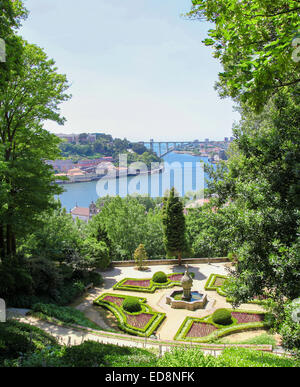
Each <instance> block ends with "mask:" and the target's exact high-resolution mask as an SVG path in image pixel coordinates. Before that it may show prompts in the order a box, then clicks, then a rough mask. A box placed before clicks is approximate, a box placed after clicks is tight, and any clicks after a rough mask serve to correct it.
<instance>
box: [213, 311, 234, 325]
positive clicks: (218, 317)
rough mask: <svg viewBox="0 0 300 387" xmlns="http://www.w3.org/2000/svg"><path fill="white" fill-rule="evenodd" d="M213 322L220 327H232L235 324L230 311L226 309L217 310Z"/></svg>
mask: <svg viewBox="0 0 300 387" xmlns="http://www.w3.org/2000/svg"><path fill="white" fill-rule="evenodd" d="M212 321H213V322H214V323H215V324H219V325H230V324H232V322H233V321H232V317H231V313H230V311H229V310H227V309H224V308H221V309H217V310H216V311H215V312H214V313H213V315H212Z"/></svg>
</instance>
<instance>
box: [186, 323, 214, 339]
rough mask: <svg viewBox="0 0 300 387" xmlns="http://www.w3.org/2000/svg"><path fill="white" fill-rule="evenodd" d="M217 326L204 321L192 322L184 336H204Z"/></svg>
mask: <svg viewBox="0 0 300 387" xmlns="http://www.w3.org/2000/svg"><path fill="white" fill-rule="evenodd" d="M216 329H217V328H216V327H215V326H214V325H212V324H207V323H204V322H193V324H192V326H191V328H190V330H189V331H188V333H187V334H186V337H205V336H208V335H209V334H211V333H212V332H214V331H215V330H216Z"/></svg>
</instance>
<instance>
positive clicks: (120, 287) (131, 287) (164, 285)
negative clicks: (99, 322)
mask: <svg viewBox="0 0 300 387" xmlns="http://www.w3.org/2000/svg"><path fill="white" fill-rule="evenodd" d="M174 274H181V275H184V273H171V274H167V277H171V276H173V275H174ZM189 274H190V276H191V277H192V278H194V277H195V273H189ZM130 280H131V281H150V286H149V287H144V286H134V285H124V283H125V282H126V281H130ZM178 285H180V281H171V280H170V279H169V278H168V280H167V282H164V283H157V282H154V281H153V280H152V278H124V279H122V280H121V281H119V282H118V283H117V284H115V285H114V286H113V289H114V290H127V291H132V292H142V293H155V291H156V290H157V289H168V288H172V287H174V286H178Z"/></svg>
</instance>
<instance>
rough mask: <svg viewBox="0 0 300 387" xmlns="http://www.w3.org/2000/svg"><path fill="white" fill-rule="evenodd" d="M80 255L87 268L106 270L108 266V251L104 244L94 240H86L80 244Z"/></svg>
mask: <svg viewBox="0 0 300 387" xmlns="http://www.w3.org/2000/svg"><path fill="white" fill-rule="evenodd" d="M82 253H83V255H84V258H85V262H86V265H87V267H90V268H95V269H106V268H107V267H108V265H109V264H110V256H109V249H108V247H107V245H106V244H105V243H104V242H98V241H97V239H96V238H87V239H85V240H84V241H83V243H82Z"/></svg>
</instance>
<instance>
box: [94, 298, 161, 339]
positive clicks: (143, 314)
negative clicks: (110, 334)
mask: <svg viewBox="0 0 300 387" xmlns="http://www.w3.org/2000/svg"><path fill="white" fill-rule="evenodd" d="M126 297H127V296H125V295H119V294H111V293H104V294H102V295H101V296H99V297H98V298H96V300H94V304H95V305H99V306H103V307H104V308H107V309H109V310H110V311H111V312H112V313H113V314H114V315H115V317H116V319H117V321H118V325H119V328H120V329H122V330H124V331H125V332H127V333H130V334H132V335H135V336H142V337H149V336H151V335H152V334H153V333H154V332H155V331H156V330H157V328H158V327H159V325H160V324H161V323H162V321H163V320H164V318H165V313H159V312H155V311H153V310H152V308H151V307H150V306H149V305H147V303H146V301H147V300H146V299H145V298H139V302H140V305H141V310H140V311H139V312H125V311H124V309H123V308H122V304H123V302H124V299H125V298H126ZM130 317H132V319H130Z"/></svg>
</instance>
